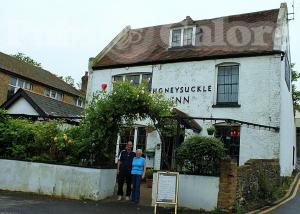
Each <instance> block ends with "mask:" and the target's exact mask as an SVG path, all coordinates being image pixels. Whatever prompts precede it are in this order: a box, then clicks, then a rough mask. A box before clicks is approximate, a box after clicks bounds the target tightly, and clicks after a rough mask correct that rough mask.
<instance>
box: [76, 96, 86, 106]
mask: <svg viewBox="0 0 300 214" xmlns="http://www.w3.org/2000/svg"><path fill="white" fill-rule="evenodd" d="M74 104H75V105H76V106H78V107H81V108H83V106H84V101H83V99H82V98H81V97H77V98H74Z"/></svg>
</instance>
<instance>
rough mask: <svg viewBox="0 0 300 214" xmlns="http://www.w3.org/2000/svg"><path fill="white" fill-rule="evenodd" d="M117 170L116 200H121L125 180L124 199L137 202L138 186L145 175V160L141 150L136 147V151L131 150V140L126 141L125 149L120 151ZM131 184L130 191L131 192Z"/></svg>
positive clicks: (138, 197)
mask: <svg viewBox="0 0 300 214" xmlns="http://www.w3.org/2000/svg"><path fill="white" fill-rule="evenodd" d="M117 172H118V200H119V201H120V200H122V196H123V185H124V182H125V181H126V200H127V201H129V200H130V195H131V200H132V201H133V202H135V203H139V200H140V186H141V182H142V179H143V178H144V177H145V172H146V160H145V158H143V157H142V150H141V149H137V150H136V153H134V152H133V151H132V142H131V141H128V143H127V144H126V149H125V150H123V151H121V153H120V155H119V159H118V165H117ZM131 185H132V192H131Z"/></svg>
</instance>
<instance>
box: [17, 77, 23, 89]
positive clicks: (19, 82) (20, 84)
mask: <svg viewBox="0 0 300 214" xmlns="http://www.w3.org/2000/svg"><path fill="white" fill-rule="evenodd" d="M18 87H20V88H23V87H24V80H21V79H18Z"/></svg>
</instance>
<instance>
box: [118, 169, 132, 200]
mask: <svg viewBox="0 0 300 214" xmlns="http://www.w3.org/2000/svg"><path fill="white" fill-rule="evenodd" d="M125 181H126V196H128V197H129V196H130V194H131V174H130V173H126V172H120V173H119V176H118V195H121V196H123V186H124V182H125Z"/></svg>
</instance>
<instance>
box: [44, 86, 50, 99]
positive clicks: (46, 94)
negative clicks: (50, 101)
mask: <svg viewBox="0 0 300 214" xmlns="http://www.w3.org/2000/svg"><path fill="white" fill-rule="evenodd" d="M44 94H45V96H47V97H50V90H49V89H47V88H46V89H45V91H44Z"/></svg>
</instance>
